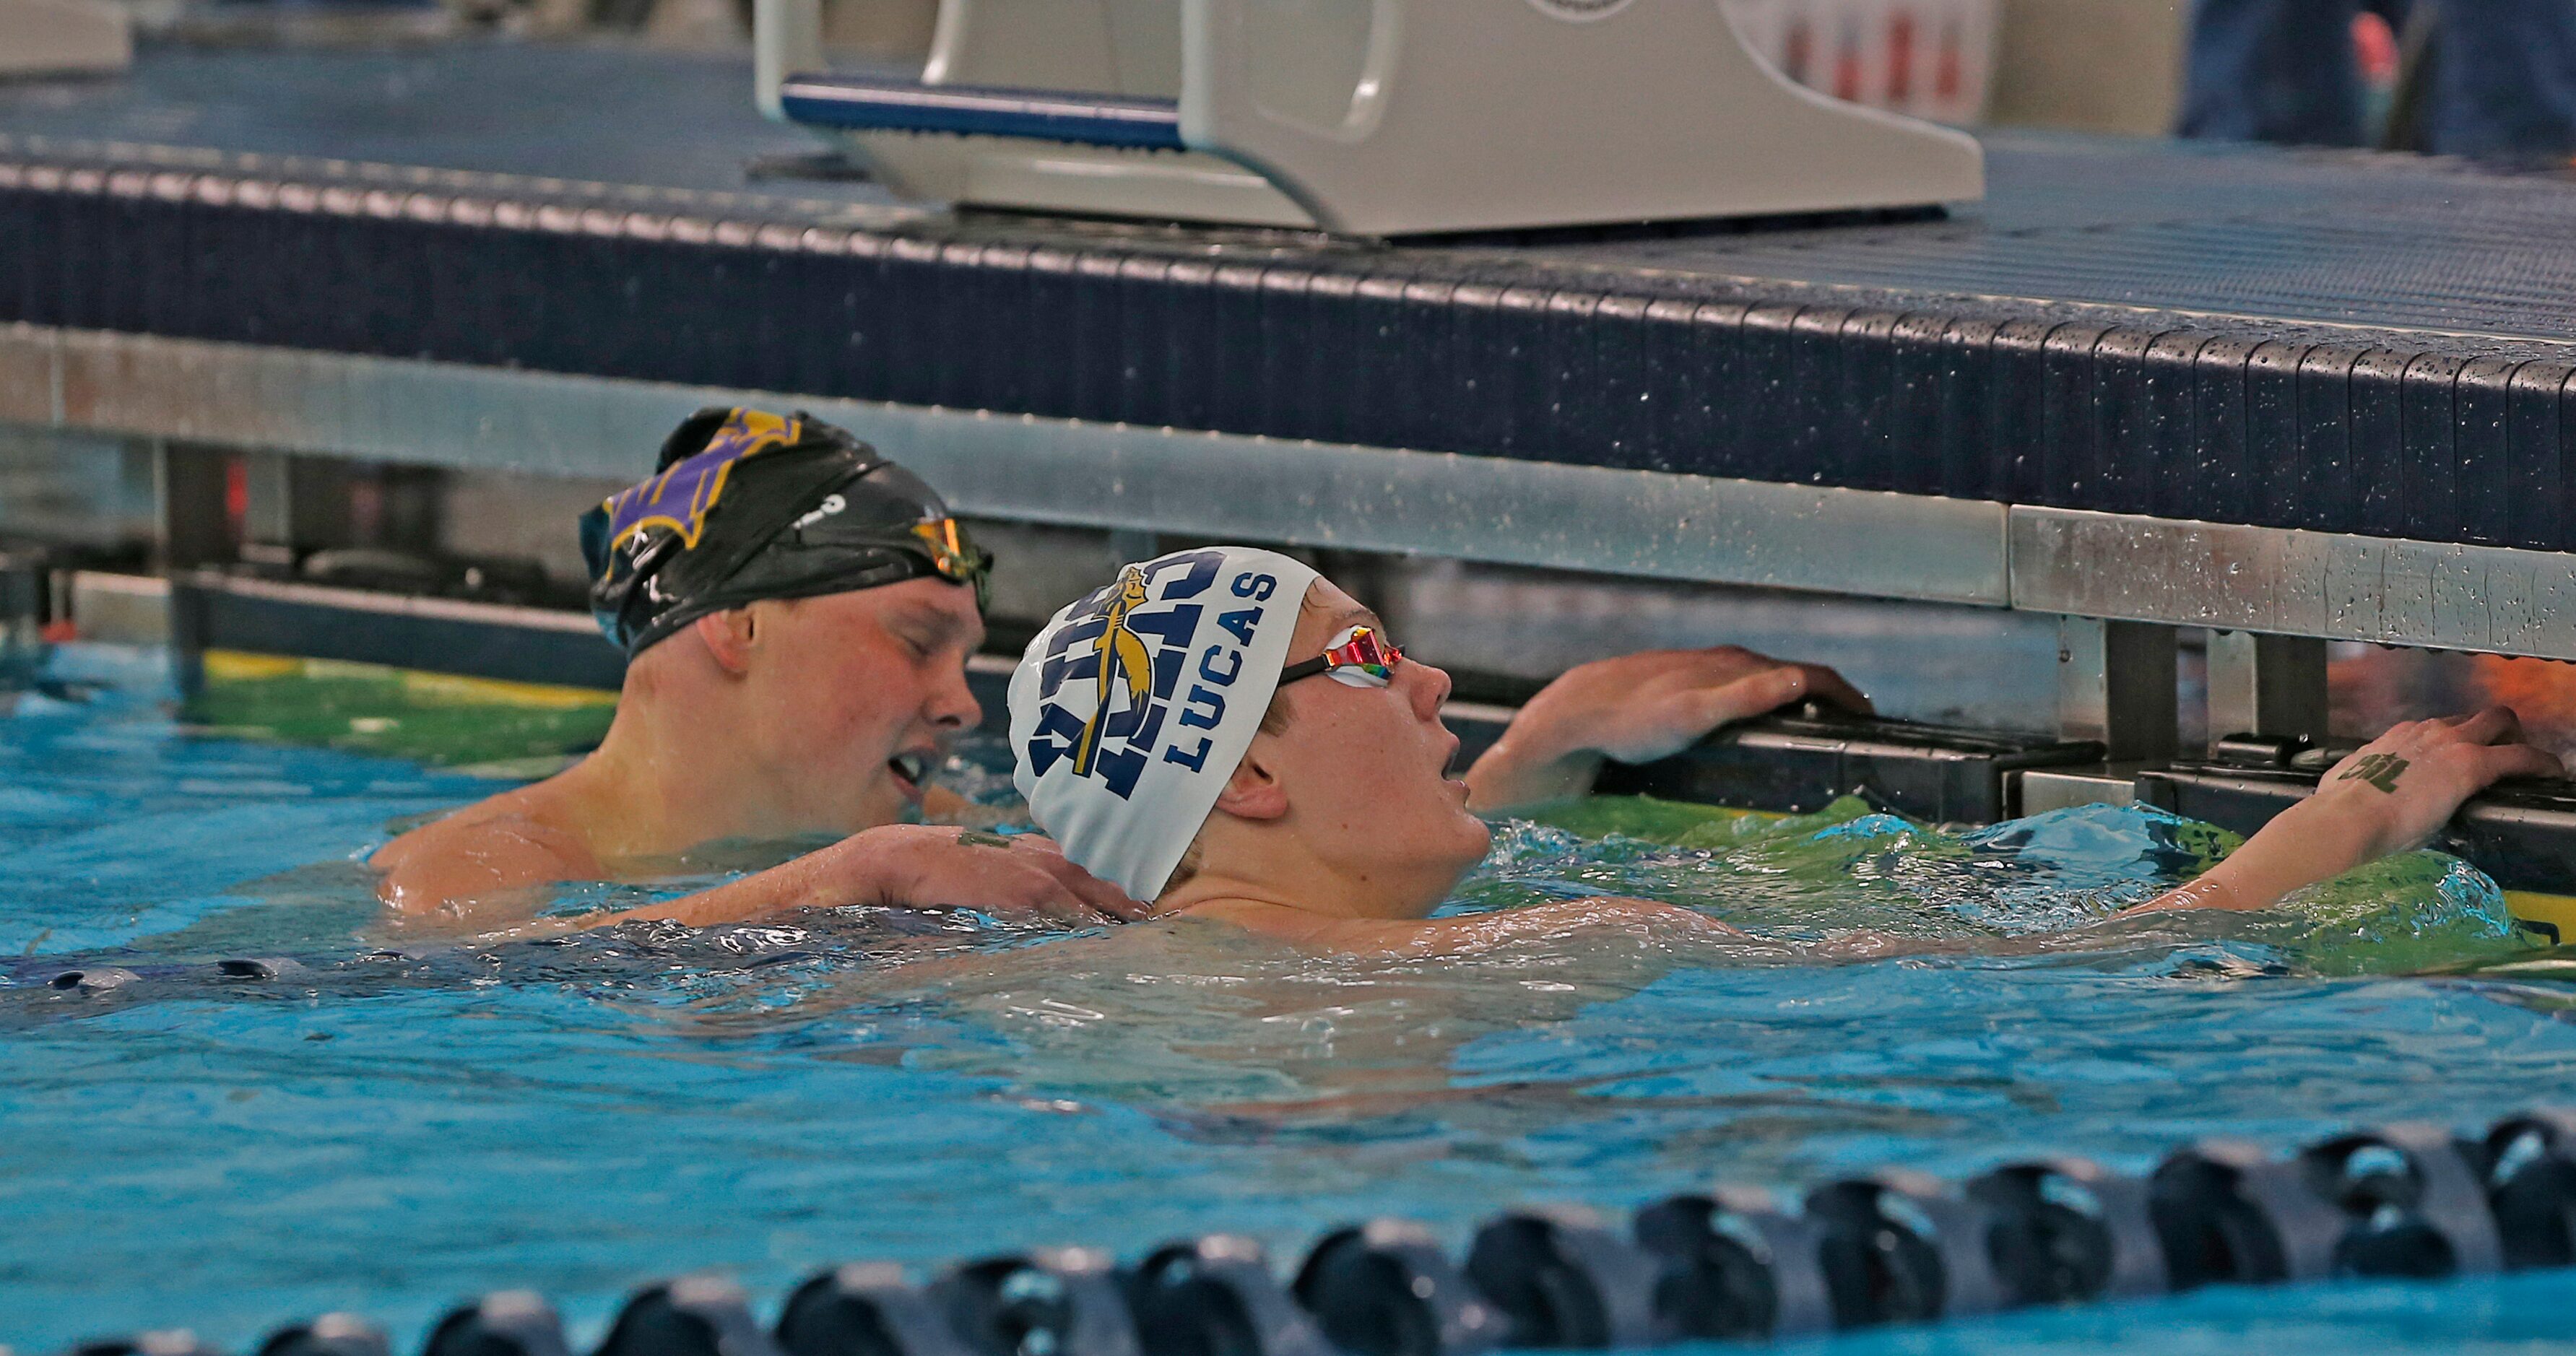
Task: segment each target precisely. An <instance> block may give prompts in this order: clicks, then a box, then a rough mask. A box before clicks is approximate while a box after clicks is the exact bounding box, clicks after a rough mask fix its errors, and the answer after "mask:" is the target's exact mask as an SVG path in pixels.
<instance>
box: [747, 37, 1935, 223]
mask: <svg viewBox="0 0 2576 1356" xmlns="http://www.w3.org/2000/svg"><path fill="white" fill-rule="evenodd" d="M819 6H820V0H755V4H754V24H753V27H754V50H755V59H756V69H757V75H756V80H757V83H758V88H757V96H758V100H759V103H760V106H761V108H762V111H763V112H765V113H767V114H768V115H769V116H770V117H772V118H776V119H779V120H782V121H787V122H794V123H799V124H802V125H805V126H807V127H811V128H814V129H816V130H818V131H821V132H824V133H826V134H829V135H832V136H836V137H838V138H840V139H842V140H844V141H846V142H847V143H848V144H849V145H850V147H851V148H852V150H853V151H854V153H855V154H857V155H858V156H859V157H861V158H862V159H864V160H865V161H866V162H867V164H868V165H869V167H870V168H871V169H872V170H873V171H874V172H875V173H876V174H877V176H878V177H879V178H880V179H881V180H882V181H883V182H885V183H886V184H887V185H888V186H889V187H891V188H893V189H894V190H895V191H897V192H899V193H902V194H905V195H906V196H910V197H918V198H929V199H940V200H946V201H951V202H960V203H973V204H979V205H983V206H992V207H1008V208H1019V209H1030V210H1037V211H1046V212H1062V213H1076V214H1093V215H1110V216H1124V217H1147V218H1154V219H1162V220H1182V221H1207V222H1222V223H1232V224H1241V225H1253V226H1275V227H1291V228H1303V229H1318V228H1320V229H1323V230H1328V231H1334V232H1342V233H1348V234H1354V235H1364V236H1395V235H1413V234H1426V233H1439V232H1455V231H1476V230H1502V229H1517V228H1532V227H1549V226H1576V225H1590V224H1602V223H1613V222H1642V221H1672V220H1691V219H1704V218H1714V217H1738V216H1768V215H1778V214H1784V213H1812V212H1831V211H1847V210H1860V209H1885V208H1915V207H1925V206H1931V205H1934V204H1939V203H1944V202H1955V201H1960V200H1964V199H1971V198H1977V197H1981V196H1983V195H1984V191H1985V170H1984V159H1983V154H1982V152H1981V150H1980V149H1979V147H1978V145H1977V142H1976V140H1975V138H1973V137H1970V136H1968V135H1967V134H1965V133H1962V132H1957V131H1953V130H1950V129H1947V128H1942V127H1936V126H1934V125H1932V124H1930V123H1925V122H1919V121H1916V120H1914V119H1911V118H1906V117H1902V116H1899V115H1896V114H1893V113H1888V112H1883V111H1881V110H1877V109H1872V108H1865V107H1861V106H1859V105H1856V104H1851V103H1845V102H1841V101H1838V100H1835V99H1831V98H1827V97H1825V96H1823V95H1821V94H1817V93H1815V92H1814V91H1812V90H1808V89H1805V88H1802V87H1800V86H1799V85H1797V84H1794V83H1792V82H1791V81H1790V80H1788V79H1787V78H1785V77H1783V76H1782V75H1781V74H1780V73H1779V72H1778V71H1776V70H1775V69H1773V68H1772V67H1771V66H1770V65H1769V64H1768V63H1766V62H1764V61H1763V60H1762V59H1761V58H1760V57H1758V56H1756V55H1755V54H1754V53H1753V51H1752V50H1751V49H1750V48H1749V47H1748V46H1747V45H1746V43H1745V41H1744V39H1743V37H1742V36H1741V35H1740V34H1739V33H1738V31H1737V30H1736V28H1735V26H1734V25H1733V23H1732V22H1730V20H1729V19H1728V17H1727V15H1726V12H1725V10H1724V9H1723V8H1722V7H1721V5H1720V3H1719V0H941V4H940V10H939V21H938V27H937V29H936V31H935V33H934V35H933V38H932V47H931V54H930V58H929V61H928V63H927V65H926V66H925V67H924V68H923V71H922V74H921V78H920V79H919V80H889V79H880V78H870V77H863V76H856V75H846V74H833V73H829V72H827V71H825V70H824V69H823V54H822V42H821V31H822V25H821V19H820V9H819Z"/></svg>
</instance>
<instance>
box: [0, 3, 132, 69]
mask: <svg viewBox="0 0 2576 1356" xmlns="http://www.w3.org/2000/svg"><path fill="white" fill-rule="evenodd" d="M132 64H134V20H133V19H132V18H131V17H130V16H128V15H127V13H126V12H125V10H124V8H123V7H122V6H119V5H115V4H111V3H108V2H107V0H0V77H7V76H40V75H105V74H110V73H113V72H116V71H121V70H124V69H125V68H126V67H128V66H130V65H132Z"/></svg>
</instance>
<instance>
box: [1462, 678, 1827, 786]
mask: <svg viewBox="0 0 2576 1356" xmlns="http://www.w3.org/2000/svg"><path fill="white" fill-rule="evenodd" d="M1802 700H1814V701H1821V702H1825V703H1827V704H1829V705H1833V706H1839V707H1841V708H1843V709H1844V710H1846V711H1850V712H1853V713H1855V714H1857V715H1864V716H1865V715H1869V714H1871V711H1870V705H1869V698H1867V697H1864V696H1862V695H1861V694H1860V692H1859V691H1858V690H1857V689H1855V688H1853V687H1852V685H1851V684H1850V683H1848V682H1845V681H1844V680H1843V676H1842V675H1841V674H1839V673H1836V672H1834V671H1833V670H1832V669H1829V668H1826V667H1824V666H1822V665H1819V664H1793V663H1786V662H1783V661H1781V660H1777V659H1773V658H1771V657H1770V656H1769V655H1762V654H1756V653H1754V652H1753V651H1751V650H1747V649H1743V648H1741V647H1739V646H1734V645H1720V646H1718V647H1716V648H1714V649H1707V650H1645V651H1641V652H1639V653H1636V654H1630V655H1621V656H1620V657H1618V658H1616V659H1602V660H1596V661H1594V662H1592V663H1589V664H1584V665H1581V666H1579V667H1577V668H1574V669H1571V670H1569V671H1568V672H1567V673H1566V674H1565V676H1564V677H1561V678H1559V679H1557V680H1556V681H1555V682H1553V683H1550V684H1548V685H1547V687H1546V688H1545V690H1543V691H1541V692H1540V693H1539V694H1538V695H1537V696H1536V697H1533V698H1531V699H1530V702H1529V704H1528V705H1527V706H1524V707H1522V708H1521V711H1520V714H1519V715H1518V716H1515V717H1514V718H1513V719H1512V724H1511V728H1509V729H1507V730H1505V731H1504V732H1503V737H1502V738H1501V739H1500V740H1497V741H1495V744H1494V746H1493V747H1492V748H1490V749H1487V750H1486V751H1485V756H1484V757H1482V758H1479V759H1477V760H1476V765H1475V766H1474V767H1473V768H1470V769H1468V772H1467V789H1468V800H1467V804H1468V807H1469V808H1470V809H1474V810H1478V811H1492V810H1501V809H1506V808H1509V807H1511V806H1515V805H1537V804H1542V803H1545V802H1547V801H1553V800H1564V799H1566V798H1567V797H1570V796H1579V795H1582V794H1584V793H1585V792H1587V791H1590V790H1591V789H1592V782H1593V779H1594V778H1595V777H1596V776H1597V775H1599V773H1600V771H1601V763H1602V760H1603V759H1610V760H1613V761H1616V762H1622V763H1650V762H1653V761H1654V760H1655V759H1658V758H1663V757H1668V756H1670V755H1672V754H1676V753H1679V752H1681V751H1682V750H1684V749H1686V748H1689V747H1690V746H1691V745H1692V744H1695V743H1697V742H1699V740H1700V739H1701V737H1703V736H1705V735H1706V734H1708V732H1709V731H1711V730H1714V729H1716V728H1718V727H1719V726H1721V725H1726V724H1729V723H1731V722H1734V721H1739V720H1744V719H1748V718H1750V717H1753V716H1758V715H1761V714H1763V713H1764V712H1767V711H1775V710H1778V709H1779V708H1781V707H1783V706H1786V705H1788V704H1789V703H1791V702H1795V701H1802Z"/></svg>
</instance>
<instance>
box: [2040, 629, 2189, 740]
mask: <svg viewBox="0 0 2576 1356" xmlns="http://www.w3.org/2000/svg"><path fill="white" fill-rule="evenodd" d="M2057 728H2058V732H2059V733H2060V734H2061V735H2063V736H2064V737H2066V738H2068V739H2090V740H2095V741H2098V742H2099V743H2100V744H2101V745H2102V747H2103V749H2104V750H2105V757H2106V758H2107V759H2108V760H2109V761H2110V762H2114V763H2135V762H2155V761H2162V760H2165V759H2170V758H2172V757H2173V754H2174V743H2175V736H2174V731H2175V710H2174V628H2172V627H2170V626H2158V625H2154V624H2152V623H2148V622H2123V621H2097V620H2094V619H2092V618H2089V617H2066V618H2062V619H2060V621H2059V622H2058V630H2057Z"/></svg>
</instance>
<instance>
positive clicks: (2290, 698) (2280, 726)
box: [2209, 631, 2326, 754]
mask: <svg viewBox="0 0 2576 1356" xmlns="http://www.w3.org/2000/svg"><path fill="white" fill-rule="evenodd" d="M2230 735H2264V736H2270V737H2274V738H2283V739H2296V740H2303V741H2306V742H2309V743H2320V742H2323V741H2324V739H2325V737H2326V643H2325V642H2324V641H2322V640H2314V639H2310V638H2308V637H2306V636H2265V635H2257V634H2255V633H2253V632H2251V631H2212V632H2210V634H2209V743H2210V749H2211V752H2212V753H2213V754H2215V753H2216V751H2217V747H2218V741H2220V740H2222V739H2225V738H2227V737H2228V736H2230Z"/></svg>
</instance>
